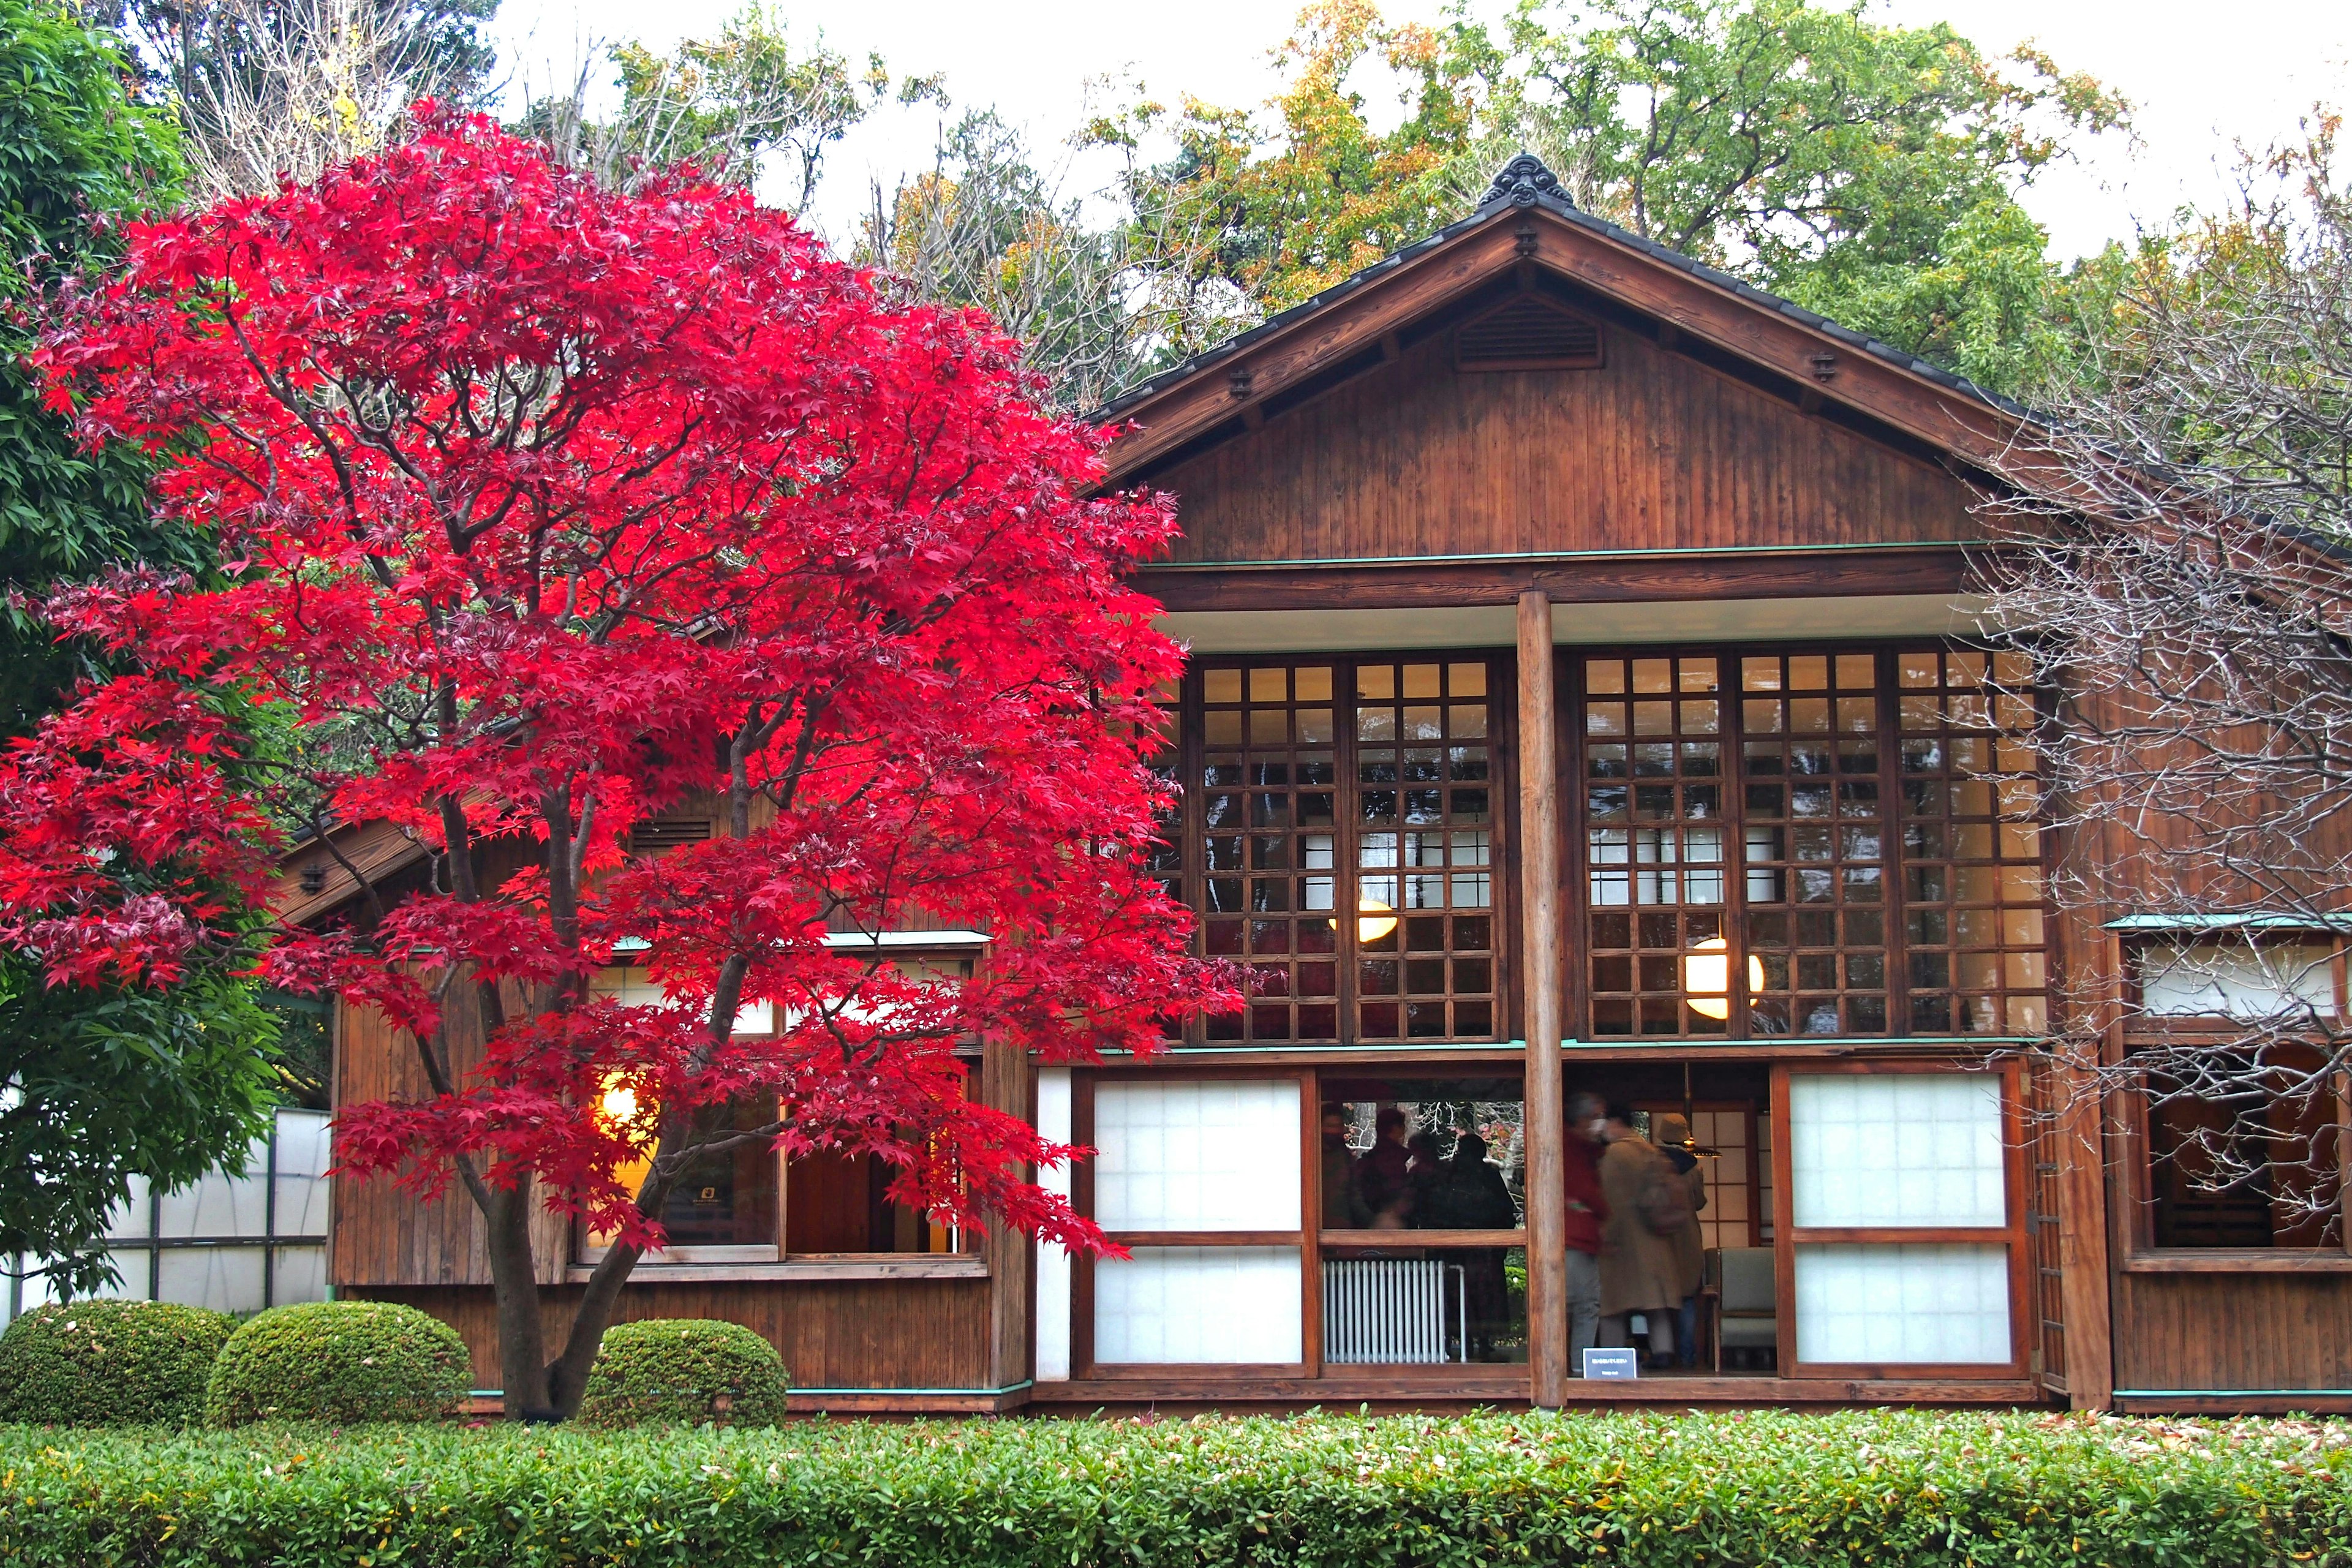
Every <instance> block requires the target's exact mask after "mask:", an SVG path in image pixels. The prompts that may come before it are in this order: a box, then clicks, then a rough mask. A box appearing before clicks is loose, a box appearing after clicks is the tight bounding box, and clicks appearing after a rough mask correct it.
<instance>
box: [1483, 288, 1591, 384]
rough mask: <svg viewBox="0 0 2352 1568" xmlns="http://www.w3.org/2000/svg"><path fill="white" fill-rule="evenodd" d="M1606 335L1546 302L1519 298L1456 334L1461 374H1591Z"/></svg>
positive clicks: (1491, 311)
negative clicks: (1566, 372) (1486, 371)
mask: <svg viewBox="0 0 2352 1568" xmlns="http://www.w3.org/2000/svg"><path fill="white" fill-rule="evenodd" d="M1599 363H1601V329H1600V327H1598V326H1597V325H1595V324H1594V323H1593V322H1591V321H1586V320H1585V319H1584V318H1583V317H1581V316H1571V315H1570V314H1569V313H1568V312H1567V311H1566V310H1561V309H1559V307H1558V306H1556V305H1553V304H1550V303H1549V302H1547V301H1545V300H1538V299H1528V298H1524V297H1523V298H1520V299H1517V300H1512V301H1511V302H1510V303H1509V304H1507V305H1505V306H1503V307H1502V308H1501V309H1499V310H1490V311H1488V312H1487V313H1486V315H1483V316H1481V317H1479V318H1478V319H1477V320H1476V321H1471V322H1469V323H1468V324H1466V325H1465V326H1464V327H1463V328H1462V330H1461V331H1458V332H1456V333H1455V334H1454V368H1455V369H1456V370H1589V369H1591V367H1593V366H1595V365H1598V364H1599Z"/></svg>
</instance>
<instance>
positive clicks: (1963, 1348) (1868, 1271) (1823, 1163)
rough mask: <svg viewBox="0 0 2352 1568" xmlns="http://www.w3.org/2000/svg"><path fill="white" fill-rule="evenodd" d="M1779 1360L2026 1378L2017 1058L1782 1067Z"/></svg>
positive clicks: (1813, 1369) (1777, 1085) (1894, 1373)
mask: <svg viewBox="0 0 2352 1568" xmlns="http://www.w3.org/2000/svg"><path fill="white" fill-rule="evenodd" d="M1773 1093H1774V1097H1775V1098H1776V1100H1779V1102H1780V1104H1779V1107H1778V1112H1779V1118H1780V1121H1781V1124H1782V1125H1783V1126H1784V1127H1786V1128H1787V1130H1788V1136H1787V1140H1786V1145H1785V1148H1784V1150H1783V1152H1781V1153H1780V1161H1781V1169H1780V1172H1779V1173H1778V1175H1779V1176H1780V1180H1779V1181H1778V1182H1776V1183H1775V1185H1776V1186H1777V1187H1778V1188H1779V1197H1778V1201H1779V1204H1780V1215H1779V1219H1780V1235H1781V1237H1782V1238H1783V1239H1782V1240H1781V1242H1780V1279H1781V1285H1780V1298H1781V1300H1785V1301H1791V1302H1793V1303H1794V1304H1795V1309H1796V1310H1795V1312H1794V1313H1793V1315H1792V1316H1793V1321H1790V1320H1789V1319H1786V1318H1784V1320H1783V1322H1782V1327H1781V1352H1780V1353H1781V1361H1782V1364H1783V1365H1786V1366H1789V1367H1790V1368H1791V1369H1792V1370H1793V1371H1794V1372H1795V1373H1796V1374H1797V1375H1800V1376H1805V1375H1818V1376H1843V1377H1852V1376H1862V1377H1913V1378H1916V1377H1925V1376H1935V1375H1939V1374H1940V1375H1952V1376H1967V1377H1985V1376H1994V1375H2000V1374H2001V1373H2007V1372H2015V1373H2019V1374H2020V1375H2021V1374H2022V1372H2023V1367H2024V1363H2025V1356H2024V1352H2023V1339H2022V1335H2021V1325H2023V1324H2024V1323H2025V1321H2026V1316H2027V1314H2026V1310H2025V1302H2024V1300H2023V1299H2022V1296H2021V1291H2022V1289H2023V1288H2024V1281H2025V1267H2024V1266H2025V1263H2026V1256H2025V1234H2024V1226H2023V1213H2024V1205H2023V1195H2024V1194H2023V1187H2024V1179H2023V1171H2022V1167H2021V1158H2022V1153H2021V1121H2020V1118H2019V1115H2018V1111H2017V1093H2018V1085H2017V1082H2016V1075H2015V1073H2014V1071H2013V1069H2011V1068H1996V1069H1993V1070H1990V1071H1958V1070H1954V1069H1949V1068H1941V1067H1939V1066H1937V1065H1934V1064H1914V1063H1900V1064H1897V1063H1869V1064H1839V1065H1838V1066H1836V1067H1822V1068H1812V1067H1805V1068H1780V1069H1778V1070H1777V1071H1776V1072H1775V1074H1774V1081H1773Z"/></svg>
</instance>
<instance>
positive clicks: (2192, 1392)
mask: <svg viewBox="0 0 2352 1568" xmlns="http://www.w3.org/2000/svg"><path fill="white" fill-rule="evenodd" d="M2115 1396H2116V1398H2117V1399H2352V1388H2118V1389H2116V1391H2115Z"/></svg>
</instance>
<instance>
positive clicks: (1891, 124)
mask: <svg viewBox="0 0 2352 1568" xmlns="http://www.w3.org/2000/svg"><path fill="white" fill-rule="evenodd" d="M1277 59H1278V61H1279V62H1280V63H1281V64H1282V65H1283V67H1284V68H1285V69H1286V81H1285V85H1284V87H1283V89H1282V91H1281V92H1280V93H1279V94H1277V95H1276V98H1275V99H1274V100H1272V101H1271V102H1270V103H1269V104H1268V105H1267V106H1266V107H1267V112H1265V113H1263V114H1261V113H1255V112H1253V111H1250V110H1239V109H1230V108H1223V107H1219V106H1216V105H1212V104H1206V103H1202V102H1199V101H1197V100H1185V101H1184V102H1183V103H1182V104H1181V107H1179V108H1177V109H1175V110H1170V109H1168V108H1167V107H1165V106H1163V105H1160V104H1159V103H1157V102H1154V101H1152V100H1149V99H1142V100H1139V101H1137V102H1136V103H1134V104H1132V105H1130V106H1129V108H1128V109H1127V110H1124V111H1123V112H1121V113H1119V114H1117V115H1114V116H1110V117H1108V118H1107V119H1106V120H1105V121H1103V122H1102V123H1101V124H1100V125H1098V126H1097V132H1096V133H1097V137H1098V139H1100V140H1102V141H1105V142H1114V143H1118V144H1121V145H1124V146H1127V147H1128V148H1129V149H1131V150H1133V149H1140V148H1142V147H1145V146H1148V145H1150V144H1151V143H1152V139H1153V138H1155V137H1157V138H1159V139H1160V140H1161V141H1162V142H1172V143H1173V153H1172V156H1166V157H1163V158H1161V159H1160V161H1159V162H1156V163H1155V162H1149V161H1145V160H1143V159H1141V158H1140V157H1138V160H1137V165H1136V166H1135V167H1134V168H1133V169H1131V170H1130V172H1129V178H1128V181H1127V184H1126V195H1127V198H1128V205H1129V210H1130V227H1131V230H1132V233H1133V236H1134V238H1135V244H1136V247H1137V249H1138V252H1139V266H1140V267H1142V268H1143V269H1144V270H1145V271H1146V272H1147V273H1148V274H1149V276H1150V279H1151V280H1152V289H1151V290H1150V291H1149V293H1150V297H1152V298H1155V299H1160V300H1175V301H1177V302H1178V303H1179V304H1181V305H1182V306H1184V307H1186V308H1188V309H1189V312H1190V314H1189V320H1191V321H1193V322H1196V323H1198V325H1197V328H1196V330H1192V331H1176V332H1172V333H1170V334H1167V335H1166V337H1165V339H1164V342H1165V344H1166V347H1167V350H1168V352H1169V353H1186V352H1191V351H1192V350H1193V349H1196V348H1198V347H1201V346H1204V345H1205V343H1206V342H1209V341H1213V339H1214V337H1216V336H1219V335H1222V334H1223V331H1230V330H1232V328H1233V327H1234V326H1237V325H1246V324H1247V323H1248V322H1249V321H1253V320H1255V319H1256V318H1257V317H1258V316H1260V315H1262V314H1264V313H1265V312H1267V311H1271V310H1280V309H1282V308H1284V307H1285V306H1287V305H1291V304H1295V303H1297V301H1298V300H1303V299H1305V298H1307V296H1309V295H1311V294H1313V293H1315V292H1316V291H1317V290H1318V289H1324V288H1327V287H1328V286H1329V285H1330V284H1332V283H1334V282H1336V281H1338V280H1339V279H1341V278H1343V277H1345V276H1347V274H1349V272H1351V271H1353V270H1355V269H1356V268H1360V267H1363V266H1366V265H1368V264H1370V262H1372V261H1374V260H1377V259H1378V258H1380V257H1381V255H1383V254H1385V253H1386V252H1388V251H1390V250H1392V249H1394V248H1396V247H1399V246H1401V245H1403V244H1407V243H1409V242H1411V241H1412V240H1413V239H1416V238H1418V237H1421V236H1422V235H1424V234H1427V233H1429V232H1430V231H1432V230H1433V229H1435V228H1437V227H1439V226H1443V225H1444V224H1445V223H1447V222H1449V221H1451V220H1452V219H1454V218H1455V217H1458V216H1462V215H1463V214H1464V213H1465V212H1466V211H1467V210H1469V208H1470V206H1471V205H1473V204H1474V203H1475V201H1476V200H1477V199H1478V197H1479V196H1480V195H1482V194H1483V193H1484V191H1485V190H1486V182H1487V180H1488V179H1489V178H1490V177H1491V175H1492V174H1493V173H1494V171H1495V169H1496V167H1497V166H1499V165H1500V164H1501V163H1504V162H1505V161H1506V160H1507V158H1508V157H1509V156H1510V155H1511V154H1512V153H1515V152H1517V150H1518V149H1520V148H1521V147H1527V148H1529V149H1531V150H1532V151H1534V152H1535V153H1537V154H1538V156H1540V157H1542V158H1543V159H1544V161H1545V162H1546V163H1549V164H1550V165H1551V166H1552V167H1553V169H1554V170H1555V171H1557V172H1558V173H1559V174H1560V175H1561V177H1562V179H1563V180H1564V181H1565V182H1566V183H1567V184H1568V187H1569V189H1570V193H1571V194H1572V195H1573V196H1574V198H1575V200H1576V202H1577V203H1578V205H1580V206H1582V207H1583V208H1585V209H1586V210H1587V211H1590V212H1592V213H1595V214H1598V215H1600V216H1603V217H1607V218H1609V219H1611V220H1612V221H1613V222H1616V223H1619V224H1622V226H1625V227H1627V228H1629V229H1631V230H1633V232H1634V233H1636V234H1639V235H1641V236H1642V237H1644V238H1648V239H1654V240H1656V241H1658V242H1659V243H1661V244H1664V245H1666V246H1670V247H1673V248H1675V249H1676V250H1680V251H1683V252H1685V253H1687V254H1689V255H1692V256H1695V257H1697V258H1700V259H1702V260H1705V261H1707V262H1710V263H1713V264H1714V265H1716V266H1717V267H1720V268H1724V269H1726V270H1727V271H1729V272H1732V273H1734V274H1736V275H1737V276H1739V277H1741V278H1743V279H1748V280H1749V281H1752V282H1754V283H1756V284H1758V285H1759V286H1760V287H1763V288H1766V289H1772V290H1774V291H1775V292H1778V293H1780V294H1784V295H1787V296H1788V297H1790V298H1791V299H1793V300H1797V301H1798V302H1799V303H1801V304H1803V305H1806V306H1809V307H1810V308H1811V309H1813V310H1819V311H1821V312H1822V314H1824V315H1827V316H1830V317H1832V318H1833V319H1835V320H1838V321H1843V322H1844V323H1845V324H1847V325H1850V326H1853V327H1855V328H1857V329H1859V330H1862V331H1868V332H1870V333H1872V334H1873V335H1874V336H1877V337H1879V338H1882V339H1884V340H1885V341H1886V342H1890V343H1893V344H1895V345H1896V346H1898V347H1900V348H1903V349H1906V350H1907V351H1909V352H1912V353H1919V354H1924V355H1926V356H1927V357H1928V358H1931V359H1934V360H1937V361H1939V362H1940V363H1945V364H1948V365H1949V366H1950V367H1951V368H1953V369H1955V370H1958V371H1960V372H1961V373H1963V374H1968V375H1971V376H1973V377H1975V378H1977V379H1978V380H1979V381H1980V382H1983V383H1984V384H1987V385H1990V386H1992V387H1994V388H1996V389H1999V390H2002V391H2023V390H2028V389H2031V388H2032V387H2034V386H2036V385H2038V384H2043V383H2046V382H2048V381H2050V380H2051V379H2053V378H2055V377H2063V375H2065V374H2071V367H2072V365H2073V363H2074V359H2075V356H2076V354H2077V353H2078V349H2079V344H2080V342H2081V340H2082V331H2081V328H2080V325H2079V323H2081V322H2083V321H2092V320H2095V319H2096V317H2097V316H2098V314H2099V312H2100V311H2101V310H2102V309H2103V308H2104V306H2105V303H2106V302H2107V301H2109V300H2111V299H2112V295H2113V289H2114V288H2115V286H2116V273H2117V269H2118V268H2119V266H2120V257H2119V256H2118V255H2112V254H2111V255H2109V256H2105V257H2102V258H2096V259H2095V260H2094V261H2093V262H2091V263H2088V264H2084V265H2083V266H2079V267H2076V268H2059V267H2058V266H2056V265H2054V264H2053V262H2052V261H2051V260H2050V259H2049V258H2048V256H2047V237H2046V236H2045V235H2044V234H2043V233H2042V229H2041V228H2040V227H2039V226H2037V225H2036V224H2035V223H2034V222H2033V221H2032V218H2031V217H2030V216H2028V215H2027V214H2026V213H2025V211H2024V209H2023V208H2022V207H2021V206H2020V205H2019V204H2018V195H2019V193H2020V192H2021V191H2022V190H2023V189H2025V188H2026V187H2027V186H2028V185H2030V184H2032V181H2033V180H2034V179H2035V178H2036V176H2038V175H2039V174H2041V172H2042V170H2044V169H2046V168H2047V167H2049V166H2050V165H2051V164H2052V163H2054V162H2056V161H2057V160H2059V159H2062V158H2063V157H2065V156H2067V155H2068V154H2069V151H2070V149H2071V148H2072V147H2073V146H2074V144H2075V142H2076V141H2077V140H2078V139H2079V138H2081V137H2083V136H2086V135H2091V134H2095V133H2098V132H2103V131H2105V130H2108V129H2110V128H2112V127H2115V126H2116V125H2118V124H2119V123H2121V121H2122V120H2123V117H2124V115H2125V112H2126V107H2127V106H2126V105H2125V104H2124V103H2123V101H2122V100H2119V99H2117V98H2116V97H2115V96H2114V95H2113V94H2111V93H2109V92H2108V91H2106V90H2105V89H2104V88H2102V87H2101V86H2100V85H2099V83H2097V82H2096V81H2095V80H2093V79H2090V78H2088V77H2084V76H2080V75H2069V74H2067V73H2065V72H2063V71H2062V70H2061V69H2060V68H2058V67H2057V66H2056V65H2055V64H2054V63H2053V62H2052V61H2051V60H2050V59H2049V58H2047V57H2045V56H2043V55H2041V54H2039V53H2036V52H2033V51H2032V50H2030V49H2028V50H2021V51H2019V52H2018V53H2017V54H2016V55H2015V56H2013V57H2012V58H2009V59H2007V60H1994V59H1992V58H1988V57H1987V56H1986V55H1985V54H1984V53H1983V51H1981V50H1979V48H1978V47H1976V46H1975V45H1973V44H1971V43H1970V42H1969V41H1968V40H1967V39H1966V38H1963V37H1960V36H1959V35H1958V34H1957V33H1955V32H1954V31H1953V30H1952V29H1951V28H1950V27H1948V26H1942V25H1937V26H1932V27H1899V26H1881V25H1879V24H1876V23H1874V22H1871V21H1870V20H1868V19H1867V17H1866V16H1865V15H1864V6H1863V5H1861V4H1859V3H1857V4H1854V5H1849V6H1842V7H1841V6H1822V5H1812V4H1809V3H1808V0H1589V3H1585V4H1580V5H1573V6H1567V5H1558V4H1547V3H1545V0H1522V3H1521V4H1520V5H1519V6H1518V8H1517V10H1515V11H1514V12H1512V13H1511V14H1510V15H1509V16H1507V18H1505V19H1504V20H1503V21H1502V22H1501V23H1500V24H1499V25H1498V26H1489V25H1487V24H1486V23H1485V22H1481V21H1477V20H1475V19H1473V18H1471V17H1470V16H1469V15H1468V13H1467V10H1466V7H1462V6H1457V8H1456V9H1455V11H1454V13H1453V15H1452V16H1451V18H1450V20H1449V21H1448V22H1447V24H1446V25H1445V26H1443V27H1441V28H1435V29H1432V28H1425V27H1419V26H1391V25H1389V24H1386V23H1384V22H1382V20H1381V17H1380V15H1379V13H1378V11H1377V10H1376V9H1375V8H1374V5H1373V4H1372V0H1317V3H1316V4H1315V5H1311V6H1310V7H1309V8H1308V9H1307V10H1306V11H1304V12H1302V13H1301V14H1300V17H1299V26H1298V29H1297V35H1296V36H1295V37H1293V38H1292V40H1291V41H1290V42H1289V43H1288V44H1287V45H1286V46H1285V47H1284V48H1283V49H1282V50H1281V51H1279V52H1278V54H1277ZM1381 73H1384V74H1385V78H1386V79H1387V80H1388V81H1390V82H1391V83H1393V84H1394V85H1395V89H1396V90H1397V91H1398V92H1399V93H1400V94H1401V95H1402V104H1401V105H1400V107H1401V109H1402V118H1401V120H1400V121H1399V122H1398V123H1397V124H1396V126H1395V128H1394V129H1393V130H1388V131H1381V130H1379V129H1377V128H1376V123H1375V121H1376V118H1378V119H1380V120H1381V121H1382V122H1384V121H1385V119H1386V118H1387V117H1385V116H1383V117H1375V116H1374V115H1373V114H1372V113H1371V112H1370V102H1369V100H1368V98H1367V96H1366V91H1365V89H1363V88H1361V87H1360V86H1359V85H1357V84H1358V83H1360V82H1362V81H1367V80H1370V79H1373V78H1374V77H1375V76H1376V75H1377V74H1381Z"/></svg>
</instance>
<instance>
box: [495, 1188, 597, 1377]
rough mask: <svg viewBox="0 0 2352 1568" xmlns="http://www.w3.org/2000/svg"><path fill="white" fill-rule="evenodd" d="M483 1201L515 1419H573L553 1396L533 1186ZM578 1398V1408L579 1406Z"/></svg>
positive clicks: (502, 1362)
mask: <svg viewBox="0 0 2352 1568" xmlns="http://www.w3.org/2000/svg"><path fill="white" fill-rule="evenodd" d="M487 1196H488V1202H486V1203H481V1204H480V1205H479V1206H480V1207H481V1211H482V1219H483V1232H484V1235H483V1242H484V1246H485V1247H486V1249H487V1250H488V1254H489V1260H490V1286H491V1289H492V1291H493V1292H494V1295H495V1299H496V1300H497V1303H498V1315H499V1386H500V1387H501V1388H502V1389H503V1390H504V1394H505V1401H506V1413H507V1418H508V1419H509V1420H510V1421H549V1420H554V1419H556V1418H558V1417H560V1416H563V1415H570V1414H571V1411H570V1410H562V1409H558V1408H557V1407H556V1406H555V1405H554V1403H553V1402H552V1401H551V1399H550V1398H549V1397H548V1365H547V1330H546V1326H545V1325H544V1324H543V1323H542V1322H541V1321H540V1315H539V1275H538V1270H537V1269H536V1268H535V1267H534V1265H533V1259H532V1258H531V1250H530V1209H531V1202H532V1196H533V1194H532V1185H531V1182H530V1178H529V1177H528V1176H526V1177H524V1178H523V1179H522V1180H520V1181H519V1182H517V1183H516V1184H515V1185H513V1186H512V1187H509V1188H503V1189H495V1190H492V1191H491V1192H489V1193H488V1194H487ZM572 1405H573V1407H574V1408H577V1406H578V1405H579V1400H578V1398H577V1397H576V1396H575V1397H574V1398H573V1400H572Z"/></svg>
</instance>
